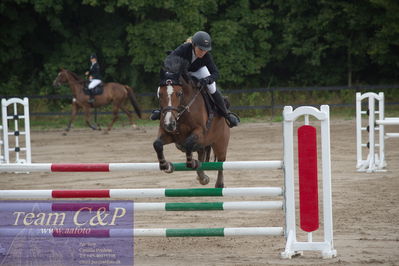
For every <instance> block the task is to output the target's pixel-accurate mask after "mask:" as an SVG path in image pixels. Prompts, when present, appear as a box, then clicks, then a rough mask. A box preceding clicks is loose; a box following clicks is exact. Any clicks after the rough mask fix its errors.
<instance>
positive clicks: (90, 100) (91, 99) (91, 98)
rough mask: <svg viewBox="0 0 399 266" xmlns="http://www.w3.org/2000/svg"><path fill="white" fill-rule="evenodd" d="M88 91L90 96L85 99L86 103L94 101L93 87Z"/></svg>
mask: <svg viewBox="0 0 399 266" xmlns="http://www.w3.org/2000/svg"><path fill="white" fill-rule="evenodd" d="M89 93H90V96H89V97H90V98H89V100H88V101H87V102H88V103H94V102H95V99H94V95H93V94H94V88H93V89H89Z"/></svg>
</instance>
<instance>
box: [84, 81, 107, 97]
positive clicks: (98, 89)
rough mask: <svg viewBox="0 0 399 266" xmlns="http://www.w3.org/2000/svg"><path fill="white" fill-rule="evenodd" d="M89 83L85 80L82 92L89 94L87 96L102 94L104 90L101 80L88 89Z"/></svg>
mask: <svg viewBox="0 0 399 266" xmlns="http://www.w3.org/2000/svg"><path fill="white" fill-rule="evenodd" d="M89 83H90V82H89V81H86V82H85V86H84V88H83V92H84V94H86V95H89V96H95V95H100V94H103V92H104V83H103V82H101V83H100V84H98V85H97V86H95V87H94V88H93V89H91V90H90V89H89Z"/></svg>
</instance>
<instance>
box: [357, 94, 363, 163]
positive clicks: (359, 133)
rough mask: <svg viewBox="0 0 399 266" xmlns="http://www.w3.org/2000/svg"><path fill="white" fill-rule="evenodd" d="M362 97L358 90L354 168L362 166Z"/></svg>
mask: <svg viewBox="0 0 399 266" xmlns="http://www.w3.org/2000/svg"><path fill="white" fill-rule="evenodd" d="M362 155H363V154H362V98H361V94H360V92H357V93H356V159H357V164H356V168H359V167H361V166H362V163H363V158H362V157H363V156H362Z"/></svg>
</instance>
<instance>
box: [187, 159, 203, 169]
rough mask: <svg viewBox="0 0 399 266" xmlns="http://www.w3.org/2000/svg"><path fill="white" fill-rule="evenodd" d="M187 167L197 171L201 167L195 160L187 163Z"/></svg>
mask: <svg viewBox="0 0 399 266" xmlns="http://www.w3.org/2000/svg"><path fill="white" fill-rule="evenodd" d="M186 166H187V167H188V168H191V169H197V168H198V167H200V162H199V161H198V160H194V159H193V160H191V161H190V162H186Z"/></svg>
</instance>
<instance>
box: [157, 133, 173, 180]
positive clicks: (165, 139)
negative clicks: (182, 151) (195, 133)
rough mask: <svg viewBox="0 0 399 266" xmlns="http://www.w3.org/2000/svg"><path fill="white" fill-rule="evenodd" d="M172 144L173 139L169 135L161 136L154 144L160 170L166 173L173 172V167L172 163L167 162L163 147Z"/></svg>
mask: <svg viewBox="0 0 399 266" xmlns="http://www.w3.org/2000/svg"><path fill="white" fill-rule="evenodd" d="M171 142H172V138H171V137H169V136H167V135H160V136H159V137H158V138H157V139H156V140H155V141H154V143H153V146H154V150H155V152H156V153H157V157H158V162H159V169H160V170H163V171H164V172H165V173H172V172H173V170H174V169H173V165H172V163H171V162H168V161H166V159H165V155H164V153H163V146H164V145H166V144H169V143H171Z"/></svg>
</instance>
